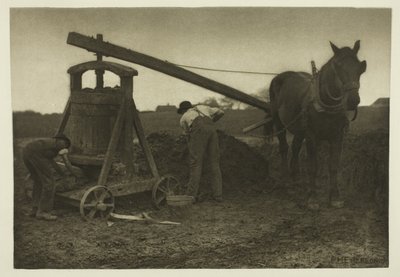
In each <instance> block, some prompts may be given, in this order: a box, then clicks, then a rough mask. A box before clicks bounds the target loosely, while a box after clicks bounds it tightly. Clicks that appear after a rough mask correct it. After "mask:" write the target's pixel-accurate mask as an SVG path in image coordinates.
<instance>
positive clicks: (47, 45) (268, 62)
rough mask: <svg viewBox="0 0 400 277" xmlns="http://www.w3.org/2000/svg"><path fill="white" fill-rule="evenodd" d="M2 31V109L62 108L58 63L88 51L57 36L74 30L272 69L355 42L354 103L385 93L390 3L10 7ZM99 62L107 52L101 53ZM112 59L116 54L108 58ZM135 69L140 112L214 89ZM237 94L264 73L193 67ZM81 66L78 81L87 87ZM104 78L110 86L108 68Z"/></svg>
mask: <svg viewBox="0 0 400 277" xmlns="http://www.w3.org/2000/svg"><path fill="white" fill-rule="evenodd" d="M10 30H11V77H12V78H11V86H12V108H13V110H15V111H21V110H34V111H39V112H42V113H52V112H62V110H63V108H64V106H65V103H66V101H67V99H68V95H69V76H68V74H67V69H68V68H69V67H70V66H72V65H75V64H78V63H81V62H86V61H89V60H93V59H95V57H94V55H93V54H92V53H90V52H87V51H85V50H83V49H81V48H77V47H75V46H71V45H68V44H67V43H66V40H67V36H68V33H69V32H71V31H74V32H79V33H81V34H84V35H90V36H95V35H96V34H97V33H101V34H103V36H104V40H106V41H109V42H112V43H114V44H117V45H120V46H124V47H127V48H130V49H133V50H135V51H138V52H142V53H145V54H148V55H151V56H154V57H157V58H159V59H162V60H168V61H170V62H173V63H177V64H187V65H192V66H200V67H208V68H218V69H229V70H244V71H261V72H277V73H278V72H282V71H285V70H302V71H308V72H309V71H310V60H312V59H314V60H315V62H316V64H317V67H318V68H319V67H321V66H322V65H323V64H324V63H325V62H327V60H328V59H329V58H330V57H331V56H332V50H331V48H330V46H329V41H332V42H334V43H335V44H336V45H337V46H338V47H344V46H350V47H352V46H353V45H354V42H355V41H356V40H358V39H359V40H361V48H360V51H359V54H358V56H359V59H360V60H367V64H368V65H367V72H366V73H365V74H363V75H362V77H361V89H360V94H361V104H362V105H369V104H371V103H372V102H373V101H375V100H376V99H377V98H379V97H388V96H389V93H390V91H389V87H390V43H391V36H390V34H391V10H390V9H365V8H357V9H354V8H268V7H260V8H228V7H224V8H89V9H83V8H79V9H56V8H52V9H45V8H13V9H11V14H10ZM105 60H113V59H110V58H105ZM113 61H116V60H113ZM121 63H123V64H126V65H128V66H131V67H133V68H135V69H137V70H138V71H139V76H137V77H135V80H134V97H135V101H136V103H137V106H138V108H139V109H140V110H153V109H155V107H156V106H157V105H160V104H166V103H170V104H174V105H178V104H179V102H180V101H182V100H186V99H187V100H191V101H192V102H199V101H202V100H204V99H205V98H207V97H210V96H216V97H220V96H219V95H218V94H215V93H213V92H210V91H207V90H205V89H202V88H199V87H197V86H195V85H192V84H189V83H186V82H184V81H181V80H178V79H175V78H173V77H169V76H167V75H164V74H162V73H159V72H156V71H153V70H151V69H147V68H145V67H142V66H138V65H135V64H132V63H126V62H121ZM193 71H194V72H196V73H199V74H201V75H203V76H206V77H209V78H211V79H214V80H216V81H219V82H222V83H225V84H227V85H230V86H232V87H234V88H236V89H239V90H242V91H243V92H245V93H249V94H252V93H256V92H257V91H259V90H261V89H263V88H265V87H268V86H269V83H270V81H271V78H272V77H271V76H267V75H246V74H234V73H221V72H210V71H201V70H193ZM92 77H93V76H91V75H90V74H89V75H88V76H85V77H84V81H85V82H84V84H85V85H90V84H91V83H90V82H91V80H93V79H94V78H92ZM106 83H107V84H109V85H114V84H115V80H114V79H113V78H112V76H111V77H110V76H107V77H106Z"/></svg>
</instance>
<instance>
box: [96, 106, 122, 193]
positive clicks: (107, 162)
mask: <svg viewBox="0 0 400 277" xmlns="http://www.w3.org/2000/svg"><path fill="white" fill-rule="evenodd" d="M124 118H125V101H122V103H121V107H120V109H119V111H118V116H117V120H116V121H115V124H114V128H113V132H112V134H111V139H110V142H109V144H108V148H107V152H106V156H105V159H104V163H103V166H102V168H101V171H100V176H99V179H98V181H97V185H99V186H104V185H105V183H106V181H107V177H108V173H109V172H110V168H111V163H112V159H113V157H114V153H115V150H116V149H117V144H118V140H119V138H120V136H121V130H122V126H123V122H124Z"/></svg>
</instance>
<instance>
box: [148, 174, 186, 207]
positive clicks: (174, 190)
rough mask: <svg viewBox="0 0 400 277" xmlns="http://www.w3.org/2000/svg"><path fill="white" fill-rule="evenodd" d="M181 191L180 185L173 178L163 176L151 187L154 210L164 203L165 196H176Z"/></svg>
mask: <svg viewBox="0 0 400 277" xmlns="http://www.w3.org/2000/svg"><path fill="white" fill-rule="evenodd" d="M181 189H182V188H181V184H180V183H179V181H178V179H176V178H175V177H174V176H171V175H166V176H163V177H162V178H161V179H160V180H158V181H157V183H156V184H154V186H153V193H152V200H153V204H154V206H155V208H156V209H159V208H160V206H161V205H162V204H163V203H164V202H165V198H166V197H167V195H174V194H178V192H180V190H181Z"/></svg>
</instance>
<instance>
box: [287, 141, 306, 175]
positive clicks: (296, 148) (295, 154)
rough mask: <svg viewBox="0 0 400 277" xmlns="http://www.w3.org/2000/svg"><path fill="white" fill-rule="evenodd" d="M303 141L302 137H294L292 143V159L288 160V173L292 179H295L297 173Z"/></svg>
mask: <svg viewBox="0 0 400 277" xmlns="http://www.w3.org/2000/svg"><path fill="white" fill-rule="evenodd" d="M303 140H304V136H303V135H295V136H294V138H293V141H292V158H291V159H290V171H291V174H292V176H293V177H295V176H296V175H297V173H298V172H299V152H300V149H301V145H302V143H303Z"/></svg>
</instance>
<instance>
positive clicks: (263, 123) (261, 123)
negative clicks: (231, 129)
mask: <svg viewBox="0 0 400 277" xmlns="http://www.w3.org/2000/svg"><path fill="white" fill-rule="evenodd" d="M270 121H272V117H268V118H265V119H263V120H261V121H259V122H256V123H254V124H251V125H250V126H247V127H246V128H243V130H242V132H243V133H248V132H250V131H253V130H255V129H257V128H260V127H261V126H264V125H265V124H267V123H268V122H270Z"/></svg>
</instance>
